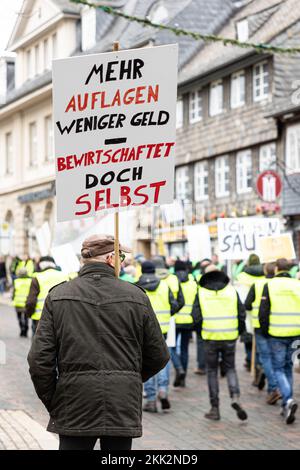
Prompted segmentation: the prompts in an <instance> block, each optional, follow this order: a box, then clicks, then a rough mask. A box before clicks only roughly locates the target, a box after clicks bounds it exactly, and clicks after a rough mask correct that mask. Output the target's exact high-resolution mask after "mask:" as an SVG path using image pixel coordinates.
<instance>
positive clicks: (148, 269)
mask: <svg viewBox="0 0 300 470" xmlns="http://www.w3.org/2000/svg"><path fill="white" fill-rule="evenodd" d="M142 273H143V274H155V265H154V263H152V261H144V263H142Z"/></svg>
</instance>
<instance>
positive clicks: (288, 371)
mask: <svg viewBox="0 0 300 470" xmlns="http://www.w3.org/2000/svg"><path fill="white" fill-rule="evenodd" d="M299 339H300V338H299V337H295V336H293V337H291V338H274V337H271V338H270V347H271V354H272V364H273V369H274V372H275V377H276V379H277V383H278V386H279V390H280V393H281V396H282V406H285V405H286V403H287V401H288V400H289V399H290V398H292V397H293V360H292V356H293V353H294V352H295V351H296V349H295V348H293V347H292V345H293V343H294V342H295V341H297V340H299Z"/></svg>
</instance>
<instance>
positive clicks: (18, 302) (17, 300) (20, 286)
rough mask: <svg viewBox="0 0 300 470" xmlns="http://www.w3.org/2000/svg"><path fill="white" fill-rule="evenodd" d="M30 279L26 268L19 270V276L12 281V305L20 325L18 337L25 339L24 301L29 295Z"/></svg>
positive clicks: (25, 318)
mask: <svg viewBox="0 0 300 470" xmlns="http://www.w3.org/2000/svg"><path fill="white" fill-rule="evenodd" d="M31 281H32V278H31V277H30V276H28V273H27V270H26V268H21V269H19V275H18V277H16V278H15V279H14V281H13V294H12V304H13V306H14V307H15V309H16V313H17V318H18V322H19V325H20V336H21V337H24V338H27V332H28V317H27V315H26V313H25V306H26V300H27V297H28V294H29V290H30V285H31Z"/></svg>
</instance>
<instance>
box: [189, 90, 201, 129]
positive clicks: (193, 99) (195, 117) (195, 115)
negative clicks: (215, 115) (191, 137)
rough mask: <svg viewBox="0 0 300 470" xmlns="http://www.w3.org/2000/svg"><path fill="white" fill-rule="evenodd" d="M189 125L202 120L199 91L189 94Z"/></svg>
mask: <svg viewBox="0 0 300 470" xmlns="http://www.w3.org/2000/svg"><path fill="white" fill-rule="evenodd" d="M189 104H190V109H189V112H190V123H191V124H193V123H194V122H198V121H201V119H202V94H201V90H198V91H193V92H192V93H190V100H189Z"/></svg>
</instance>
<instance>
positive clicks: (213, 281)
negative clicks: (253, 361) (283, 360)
mask: <svg viewBox="0 0 300 470" xmlns="http://www.w3.org/2000/svg"><path fill="white" fill-rule="evenodd" d="M206 269H207V272H206V274H204V275H203V276H202V278H201V281H200V285H199V290H198V295H197V296H196V299H195V302H194V306H193V311H192V315H193V318H194V321H195V328H196V331H197V332H198V334H200V335H201V336H202V338H203V340H204V349H205V357H206V366H207V379H208V389H209V397H210V403H211V410H210V411H209V412H208V413H206V414H205V418H207V419H211V420H219V419H220V411H219V384H218V365H219V356H220V355H221V357H222V361H223V363H224V367H225V371H226V377H227V382H228V388H229V394H230V397H231V400H232V403H231V406H232V408H233V409H234V410H235V411H236V412H237V416H238V418H239V419H241V420H245V419H247V413H246V412H245V411H244V409H243V408H242V406H241V405H240V403H239V396H240V389H239V383H238V377H237V373H236V370H235V347H236V340H237V339H238V337H239V335H240V334H242V333H243V332H244V331H245V308H244V306H243V304H242V302H241V300H240V298H239V295H238V293H237V292H236V290H235V289H234V287H233V286H231V285H230V279H229V277H228V276H227V275H226V274H225V273H224V272H221V271H219V270H218V269H217V268H216V266H213V265H212V266H210V267H209V268H206Z"/></svg>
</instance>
